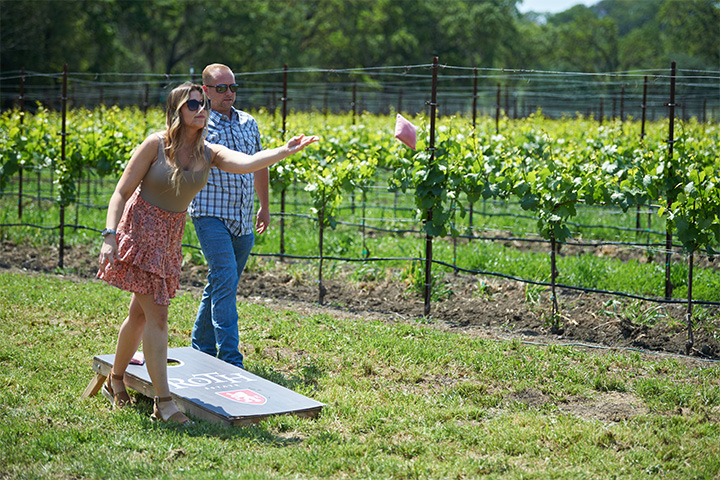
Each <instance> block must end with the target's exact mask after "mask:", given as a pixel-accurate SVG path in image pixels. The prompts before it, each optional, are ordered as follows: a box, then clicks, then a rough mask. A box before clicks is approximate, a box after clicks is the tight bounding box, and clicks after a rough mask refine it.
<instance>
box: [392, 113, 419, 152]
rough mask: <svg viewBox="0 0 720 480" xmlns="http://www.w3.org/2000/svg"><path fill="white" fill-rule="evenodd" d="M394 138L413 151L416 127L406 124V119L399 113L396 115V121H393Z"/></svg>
mask: <svg viewBox="0 0 720 480" xmlns="http://www.w3.org/2000/svg"><path fill="white" fill-rule="evenodd" d="M395 138H397V139H398V140H400V141H401V142H402V143H404V144H405V145H407V146H408V147H410V148H412V149H413V150H415V144H416V141H417V127H416V126H415V125H413V124H412V123H410V122H408V121H407V119H406V118H405V117H403V116H402V115H400V114H399V113H398V114H397V120H396V121H395Z"/></svg>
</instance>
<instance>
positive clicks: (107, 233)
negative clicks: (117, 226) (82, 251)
mask: <svg viewBox="0 0 720 480" xmlns="http://www.w3.org/2000/svg"><path fill="white" fill-rule="evenodd" d="M111 233H112V234H113V235H117V232H116V231H115V230H113V229H112V228H105V229H103V231H102V232H100V235H102V236H103V237H105V236H107V235H110V234H111Z"/></svg>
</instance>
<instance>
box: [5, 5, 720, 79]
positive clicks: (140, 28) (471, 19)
mask: <svg viewBox="0 0 720 480" xmlns="http://www.w3.org/2000/svg"><path fill="white" fill-rule="evenodd" d="M520 3H521V0H273V1H267V0H214V1H212V2H200V1H194V0H54V1H51V0H0V45H1V55H0V70H1V71H2V72H3V74H4V75H6V73H7V72H15V71H18V70H19V69H20V68H21V67H24V68H25V69H26V70H27V71H36V72H54V71H60V70H62V66H63V64H66V63H67V64H68V68H69V70H70V71H72V72H86V73H103V72H144V73H154V74H178V73H187V72H189V71H194V72H196V73H199V72H200V71H201V70H202V68H203V67H204V66H205V65H206V64H207V63H210V62H221V63H225V64H227V65H230V66H232V68H234V69H235V70H236V71H238V72H241V71H259V70H265V69H272V68H279V67H282V65H283V64H288V65H290V66H291V67H318V68H354V67H372V66H383V65H404V64H423V63H428V62H429V61H430V59H431V58H432V57H433V56H439V57H440V58H441V61H442V62H443V63H447V64H451V65H461V66H469V67H490V68H525V69H539V70H562V71H580V72H612V71H625V70H634V69H651V68H667V67H668V65H669V64H670V62H671V61H673V60H675V61H677V62H678V64H679V65H682V67H683V68H687V69H704V70H717V69H718V66H720V48H718V41H719V40H720V2H718V1H717V0H602V1H600V2H599V3H597V4H596V5H594V6H592V7H586V6H583V5H578V6H575V7H572V8H570V9H568V10H566V11H564V12H561V13H557V14H540V13H526V14H521V13H520V12H519V10H518V5H519V4H520ZM10 83H12V82H10ZM7 84H8V82H4V85H5V86H7Z"/></svg>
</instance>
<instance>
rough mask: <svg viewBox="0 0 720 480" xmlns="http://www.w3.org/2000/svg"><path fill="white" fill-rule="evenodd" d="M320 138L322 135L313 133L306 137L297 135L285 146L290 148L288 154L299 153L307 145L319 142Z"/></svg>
mask: <svg viewBox="0 0 720 480" xmlns="http://www.w3.org/2000/svg"><path fill="white" fill-rule="evenodd" d="M318 140H320V137H318V136H316V135H313V136H310V137H306V136H305V135H298V136H296V137H293V138H291V139H290V141H289V142H287V144H286V145H285V148H287V150H288V155H292V154H293V153H297V152H299V151H300V150H302V149H303V148H305V147H307V146H308V145H310V144H311V143H314V142H317V141H318Z"/></svg>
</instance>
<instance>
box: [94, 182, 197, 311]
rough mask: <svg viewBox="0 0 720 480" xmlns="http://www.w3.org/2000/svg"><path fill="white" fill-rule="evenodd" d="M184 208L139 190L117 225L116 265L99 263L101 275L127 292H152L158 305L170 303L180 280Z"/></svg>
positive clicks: (99, 273)
mask: <svg viewBox="0 0 720 480" xmlns="http://www.w3.org/2000/svg"><path fill="white" fill-rule="evenodd" d="M184 232H185V212H169V211H167V210H163V209H161V208H158V207H156V206H154V205H150V204H149V203H147V202H146V201H145V200H143V199H142V197H141V196H140V190H139V189H138V190H136V191H135V193H133V196H132V197H130V200H129V201H128V202H127V204H126V205H125V210H124V211H123V215H122V219H121V220H120V224H119V225H118V227H117V243H118V251H117V257H116V258H115V264H114V265H110V264H107V265H100V270H99V271H98V274H97V276H98V278H101V279H103V280H104V281H106V282H107V283H109V284H110V285H113V286H115V287H117V288H120V289H122V290H126V291H128V292H133V293H139V294H143V295H153V298H154V301H155V303H156V304H157V305H170V299H171V298H174V297H175V290H177V288H178V286H179V284H180V267H181V266H182V237H183V233H184Z"/></svg>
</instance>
